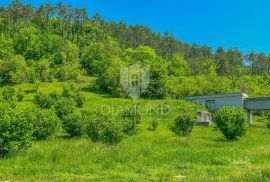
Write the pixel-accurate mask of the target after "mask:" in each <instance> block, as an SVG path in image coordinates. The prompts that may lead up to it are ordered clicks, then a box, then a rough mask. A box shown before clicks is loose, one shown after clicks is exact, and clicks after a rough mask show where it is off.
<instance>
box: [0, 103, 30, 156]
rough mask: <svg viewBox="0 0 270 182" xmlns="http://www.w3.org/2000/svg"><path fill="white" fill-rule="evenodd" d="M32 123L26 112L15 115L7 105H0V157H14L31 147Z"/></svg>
mask: <svg viewBox="0 0 270 182" xmlns="http://www.w3.org/2000/svg"><path fill="white" fill-rule="evenodd" d="M32 134H33V126H32V123H31V122H29V120H28V116H27V112H20V113H16V112H15V111H14V110H13V109H12V108H10V107H9V104H5V103H1V104H0V156H1V157H6V156H10V155H16V154H18V153H20V152H23V151H25V150H26V149H27V148H29V147H30V146H31V142H32Z"/></svg>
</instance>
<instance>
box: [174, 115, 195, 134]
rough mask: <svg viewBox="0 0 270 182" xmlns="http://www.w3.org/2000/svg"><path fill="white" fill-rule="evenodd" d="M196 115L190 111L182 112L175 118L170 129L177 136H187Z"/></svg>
mask: <svg viewBox="0 0 270 182" xmlns="http://www.w3.org/2000/svg"><path fill="white" fill-rule="evenodd" d="M196 121H197V120H196V116H195V115H194V114H191V113H182V114H180V115H179V116H178V117H177V118H175V120H174V123H173V126H172V127H171V131H172V132H174V133H175V134H176V135H178V136H188V135H189V134H190V133H191V131H192V129H193V127H194V125H195V123H196Z"/></svg>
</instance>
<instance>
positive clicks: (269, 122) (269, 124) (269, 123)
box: [267, 120, 270, 129]
mask: <svg viewBox="0 0 270 182" xmlns="http://www.w3.org/2000/svg"><path fill="white" fill-rule="evenodd" d="M267 127H268V128H269V129H270V120H269V121H268V123H267Z"/></svg>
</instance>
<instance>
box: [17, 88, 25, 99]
mask: <svg viewBox="0 0 270 182" xmlns="http://www.w3.org/2000/svg"><path fill="white" fill-rule="evenodd" d="M16 96H17V101H19V102H22V101H23V99H24V91H23V90H22V89H21V88H20V89H19V90H18V92H17V95H16Z"/></svg>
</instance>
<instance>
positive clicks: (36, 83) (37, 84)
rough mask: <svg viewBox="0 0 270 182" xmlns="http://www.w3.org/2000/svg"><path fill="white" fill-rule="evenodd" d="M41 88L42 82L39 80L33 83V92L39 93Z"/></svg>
mask: <svg viewBox="0 0 270 182" xmlns="http://www.w3.org/2000/svg"><path fill="white" fill-rule="evenodd" d="M39 86H40V81H38V80H35V81H34V82H33V83H32V90H31V91H32V92H34V93H35V92H37V91H38V88H39Z"/></svg>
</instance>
